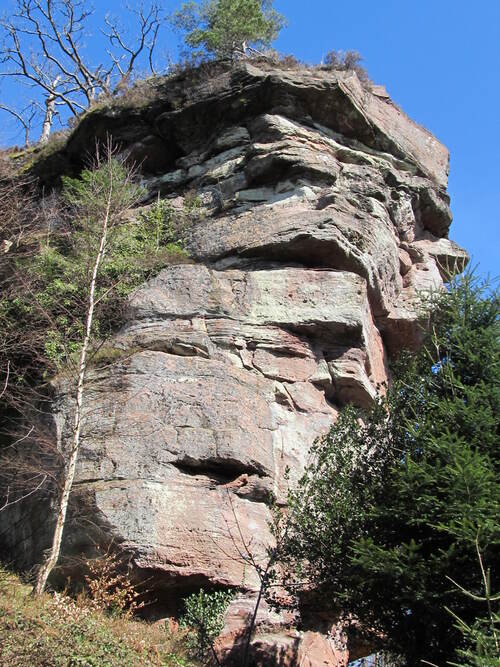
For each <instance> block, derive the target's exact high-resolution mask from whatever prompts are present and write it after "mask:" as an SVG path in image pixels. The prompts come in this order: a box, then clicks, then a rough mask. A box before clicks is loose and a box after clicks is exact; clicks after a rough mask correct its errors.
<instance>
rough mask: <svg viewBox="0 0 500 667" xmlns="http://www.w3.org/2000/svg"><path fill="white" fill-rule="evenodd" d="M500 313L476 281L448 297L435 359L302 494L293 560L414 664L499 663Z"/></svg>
mask: <svg viewBox="0 0 500 667" xmlns="http://www.w3.org/2000/svg"><path fill="white" fill-rule="evenodd" d="M499 312H500V310H499V298H498V293H495V292H493V291H491V290H490V289H489V288H488V287H487V286H486V285H480V284H478V282H477V281H476V280H475V279H474V277H473V276H472V275H470V274H468V275H466V276H464V277H463V278H462V279H461V280H459V281H457V282H456V283H455V284H453V285H452V286H451V287H450V289H449V291H448V292H447V293H446V294H445V295H440V296H437V297H435V298H434V299H433V303H432V311H431V314H430V318H429V325H430V326H429V328H428V334H427V336H426V340H425V344H424V346H423V347H422V349H421V350H420V351H419V352H418V353H417V354H416V355H413V356H410V355H406V356H405V357H404V358H403V359H401V360H400V363H399V364H397V367H396V368H395V369H394V377H393V381H392V384H391V389H390V390H389V391H388V393H387V395H386V396H385V397H383V398H380V399H379V401H378V402H377V404H376V405H375V406H374V407H373V409H372V410H371V411H369V412H368V413H365V414H364V415H362V417H363V419H362V420H360V419H359V416H360V415H359V413H358V412H357V411H356V410H354V409H353V408H352V407H349V408H347V409H345V410H344V411H343V412H342V413H341V415H340V418H339V419H338V421H337V423H336V424H335V425H334V426H333V427H332V429H331V430H330V432H329V433H328V434H327V435H326V436H325V437H323V438H321V439H319V440H318V441H317V442H316V444H315V446H314V449H313V459H312V463H311V465H310V466H309V467H308V468H307V470H306V472H305V474H304V476H303V478H302V479H301V481H300V484H299V486H298V488H297V489H296V490H295V491H294V492H293V493H291V495H290V506H291V516H292V522H291V524H292V525H291V529H290V530H289V535H290V540H289V544H288V560H289V564H292V563H294V564H295V565H298V566H299V567H300V568H301V576H302V577H305V579H306V580H307V581H308V582H309V583H313V584H314V585H315V588H316V590H317V591H318V595H321V596H322V597H323V600H322V604H325V605H328V604H331V605H332V606H336V607H337V608H340V609H342V610H343V611H344V612H346V613H347V614H353V615H354V616H355V617H356V618H357V619H359V621H360V627H361V628H362V629H363V632H364V633H365V634H367V635H368V636H369V638H370V640H371V643H372V646H373V647H374V649H380V650H384V649H385V650H390V651H391V652H392V653H393V654H394V655H397V656H399V659H400V661H401V662H402V664H406V665H420V664H422V662H421V661H422V660H424V661H428V662H429V663H433V664H435V665H440V666H441V665H445V664H447V663H453V662H455V663H458V664H461V665H463V664H465V663H464V662H463V660H464V658H466V659H467V660H468V662H467V664H468V665H469V664H470V665H482V666H483V667H484V666H485V665H498V664H499V657H500V656H499V654H498V637H499V636H500V633H499V626H498V622H499V617H498V613H497V611H498V610H497V609H496V608H495V605H498V596H497V598H496V599H495V593H498V592H499V589H500V586H499V583H498V569H499V568H498V563H499V544H500V525H499V516H500V484H499V473H500V451H499V447H498V444H499V441H498V430H499V418H500V345H499V333H500V329H499ZM495 564H496V570H495ZM477 647H480V648H481V647H482V648H481V651H483V653H482V654H481V661H479V658H478V661H474V660H473V657H471V656H474V655H475V654H476V652H477V651H478V650H479V648H477ZM488 651H489V653H488ZM484 656H486V657H484ZM460 660H462V661H460Z"/></svg>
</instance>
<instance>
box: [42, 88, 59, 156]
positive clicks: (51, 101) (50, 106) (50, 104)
mask: <svg viewBox="0 0 500 667" xmlns="http://www.w3.org/2000/svg"><path fill="white" fill-rule="evenodd" d="M55 108H56V98H55V95H52V94H51V95H49V96H48V97H47V99H46V100H45V116H44V118H43V125H42V134H41V135H40V143H41V144H46V143H47V141H48V140H49V137H50V132H51V130H52V122H53V120H54V111H55Z"/></svg>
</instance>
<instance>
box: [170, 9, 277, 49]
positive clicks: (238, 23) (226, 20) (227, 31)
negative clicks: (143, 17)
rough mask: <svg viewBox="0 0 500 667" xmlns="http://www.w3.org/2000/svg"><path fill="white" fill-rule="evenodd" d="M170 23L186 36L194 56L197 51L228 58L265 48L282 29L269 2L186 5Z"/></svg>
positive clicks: (187, 43)
mask: <svg viewBox="0 0 500 667" xmlns="http://www.w3.org/2000/svg"><path fill="white" fill-rule="evenodd" d="M172 21H173V24H174V26H175V27H176V28H177V29H179V30H180V31H181V32H185V33H186V36H185V42H186V45H187V46H188V47H189V48H190V49H192V50H194V51H195V53H198V52H199V51H197V50H199V49H201V50H202V52H203V53H206V54H208V55H210V56H215V57H216V58H231V59H234V58H235V57H236V56H238V55H243V54H245V53H246V52H247V50H248V49H249V48H253V47H259V46H267V45H269V44H270V43H271V42H272V41H273V40H274V39H276V37H277V36H278V34H279V32H280V30H281V29H282V28H283V26H284V19H283V17H282V16H281V14H279V13H278V12H277V11H276V10H275V9H273V7H272V0H204V1H203V2H202V3H201V4H200V3H198V2H186V3H184V4H183V5H182V7H181V9H180V10H179V11H178V12H176V13H175V14H174V15H173V17H172Z"/></svg>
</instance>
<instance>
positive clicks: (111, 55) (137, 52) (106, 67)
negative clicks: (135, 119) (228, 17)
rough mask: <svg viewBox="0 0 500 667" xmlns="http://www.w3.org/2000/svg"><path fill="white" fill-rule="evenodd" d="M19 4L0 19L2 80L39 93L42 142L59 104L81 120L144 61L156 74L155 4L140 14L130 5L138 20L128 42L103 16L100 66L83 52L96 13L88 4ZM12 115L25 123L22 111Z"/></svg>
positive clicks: (28, 0)
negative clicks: (103, 44)
mask: <svg viewBox="0 0 500 667" xmlns="http://www.w3.org/2000/svg"><path fill="white" fill-rule="evenodd" d="M15 6H16V9H15V11H14V12H13V13H12V14H11V16H10V17H8V18H3V19H2V20H0V33H3V42H4V48H3V55H2V56H1V57H0V77H13V78H15V79H17V80H19V81H27V82H29V83H30V84H31V85H32V86H34V87H35V88H38V90H39V91H40V95H41V96H42V98H43V106H44V120H43V129H42V135H41V141H42V142H43V141H46V140H47V138H48V136H49V134H50V131H51V129H52V125H53V120H54V116H55V108H56V106H57V105H62V106H65V107H66V108H67V109H68V111H69V112H70V113H71V114H72V115H74V116H77V115H78V114H80V113H82V112H83V111H85V110H86V109H87V108H88V107H89V106H90V105H91V104H92V102H93V101H94V100H95V99H96V98H97V97H98V96H99V95H105V96H114V95H116V94H118V93H119V92H120V91H121V90H122V89H123V87H124V86H125V85H126V84H128V82H129V81H130V78H131V76H132V74H133V72H134V71H135V68H136V67H137V64H138V61H139V59H140V58H142V59H144V58H145V59H146V62H147V66H148V67H149V69H150V71H151V73H152V74H155V73H156V70H155V67H154V64H153V53H154V50H155V48H156V44H157V41H158V33H159V29H160V27H161V22H162V12H161V7H160V5H159V4H157V3H156V2H154V3H153V4H150V5H148V6H147V8H144V6H143V5H141V6H140V8H139V9H138V10H134V9H131V8H129V7H127V10H128V11H129V12H130V13H131V14H132V15H133V16H134V31H133V35H132V36H131V38H130V39H127V38H126V37H125V35H124V32H123V31H122V30H121V29H120V27H119V26H118V23H117V21H114V20H112V19H111V18H110V17H109V16H107V17H106V18H105V25H106V27H107V30H101V32H102V33H103V34H104V35H105V36H106V38H107V41H108V43H109V48H107V49H104V51H103V53H102V57H103V62H100V63H99V64H97V65H93V64H92V63H91V61H90V60H89V58H88V56H87V55H86V53H85V48H84V46H85V45H84V42H83V37H84V35H85V33H86V32H88V28H89V19H90V17H91V16H92V14H93V11H92V10H89V9H87V8H86V6H85V2H84V0H15ZM0 108H1V109H2V110H4V111H7V112H9V109H10V107H9V109H5V108H4V107H3V106H2V107H0ZM16 114H19V116H18V115H16ZM12 115H13V116H14V117H15V118H16V119H17V120H18V121H19V122H21V117H20V116H21V115H22V114H21V113H20V112H18V111H17V110H15V111H14V113H12ZM21 124H22V122H21ZM23 127H25V126H24V125H23Z"/></svg>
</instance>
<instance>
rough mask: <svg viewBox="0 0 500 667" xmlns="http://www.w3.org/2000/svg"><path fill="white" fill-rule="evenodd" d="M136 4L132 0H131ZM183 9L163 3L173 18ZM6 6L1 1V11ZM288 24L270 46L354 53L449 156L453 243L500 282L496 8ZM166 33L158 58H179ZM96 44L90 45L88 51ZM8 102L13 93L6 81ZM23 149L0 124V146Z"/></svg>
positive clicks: (316, 16)
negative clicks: (165, 54)
mask: <svg viewBox="0 0 500 667" xmlns="http://www.w3.org/2000/svg"><path fill="white" fill-rule="evenodd" d="M132 4H134V1H133V0H132ZM179 4H180V3H179V2H175V1H172V0H168V1H165V0H164V1H163V3H162V5H163V7H164V9H165V10H166V11H167V12H168V11H172V10H173V9H175V8H176V7H178V6H179ZM94 5H95V8H96V13H97V19H98V17H99V15H101V16H102V15H103V14H104V13H105V12H106V11H109V12H112V13H115V14H118V15H119V14H120V10H121V7H122V6H123V2H122V1H121V0H120V1H119V0H107V1H106V3H104V2H102V0H100V1H99V0H96V2H95V3H94ZM9 6H10V2H9V0H0V7H1V9H2V10H4V11H7V10H8V8H9ZM275 6H276V8H277V9H278V10H280V11H281V12H282V13H283V14H284V15H285V16H286V17H287V19H288V27H287V28H286V29H285V30H284V31H283V32H282V34H281V36H280V38H279V40H278V42H277V44H276V46H277V48H278V49H279V50H280V51H283V52H286V53H293V54H294V55H295V56H297V57H298V58H300V59H302V60H305V61H307V62H312V63H315V62H319V61H321V59H322V57H323V56H324V55H325V54H326V53H327V52H328V51H329V50H332V49H335V50H338V49H343V50H347V49H353V50H357V51H359V52H360V53H361V54H362V55H363V57H364V64H365V66H366V68H367V69H368V72H369V74H370V76H371V78H372V79H373V80H374V81H375V82H376V83H381V84H384V85H385V86H386V87H387V90H388V92H389V93H390V95H391V96H392V98H393V99H394V100H395V101H396V102H397V103H398V104H399V105H400V106H401V107H402V108H403V109H404V111H405V112H406V113H407V114H408V115H409V116H411V117H412V118H413V119H414V120H416V121H417V122H419V123H421V124H422V125H424V126H425V127H427V128H428V129H429V130H431V132H433V133H434V134H435V135H436V137H437V138H438V139H439V140H441V141H442V142H443V143H444V144H445V145H446V146H447V147H448V149H449V150H450V153H451V169H450V185H449V192H450V195H451V200H452V210H453V213H454V222H453V225H452V227H451V232H450V236H451V238H453V239H454V240H456V241H457V242H458V243H460V244H461V245H463V246H464V247H465V248H467V250H468V251H469V252H470V253H471V255H472V257H473V262H474V263H478V264H479V268H480V272H481V273H482V274H487V273H489V274H491V275H495V276H496V275H499V274H500V231H499V230H500V212H499V211H500V201H499V193H500V187H499V182H500V168H499V160H500V1H499V0H476V2H473V3H472V2H469V1H466V0H418V2H415V1H411V0H343V1H341V2H336V1H335V0H310V1H309V2H304V0H300V1H299V0H275ZM177 43H178V40H177V38H176V37H175V36H174V35H172V34H171V33H169V32H168V31H167V30H165V31H164V33H163V35H162V45H161V50H162V51H169V52H170V53H171V54H172V55H175V52H176V46H177ZM93 48H94V47H93V46H92V40H91V39H89V50H90V51H91V50H92V49H93ZM0 92H1V94H2V95H3V97H4V98H7V99H11V100H12V99H13V98H15V97H16V96H18V95H19V93H20V92H22V90H21V91H19V87H18V88H17V89H14V88H13V87H12V85H11V84H9V85H8V86H7V85H6V84H5V83H4V84H2V86H1V88H0ZM16 140H17V141H20V137H17V139H16V137H15V133H14V132H13V131H12V126H9V125H8V124H7V123H5V118H2V119H1V125H0V143H2V144H4V145H5V144H6V143H11V142H13V141H16Z"/></svg>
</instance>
